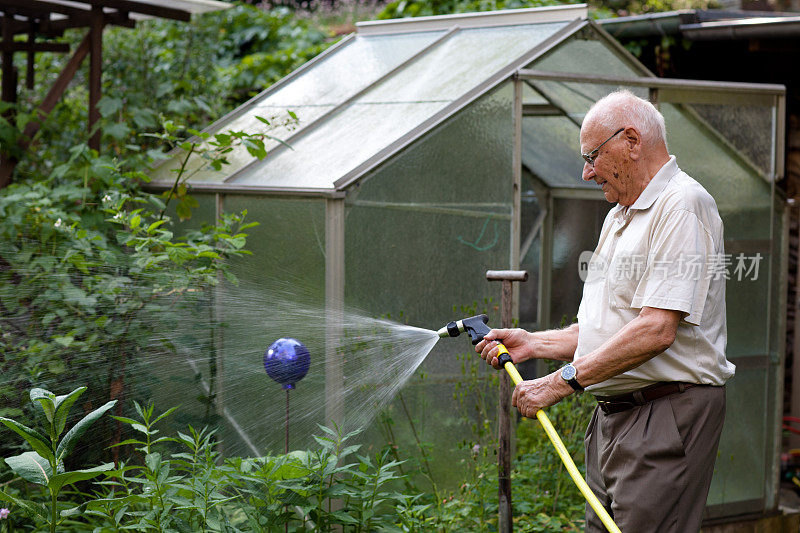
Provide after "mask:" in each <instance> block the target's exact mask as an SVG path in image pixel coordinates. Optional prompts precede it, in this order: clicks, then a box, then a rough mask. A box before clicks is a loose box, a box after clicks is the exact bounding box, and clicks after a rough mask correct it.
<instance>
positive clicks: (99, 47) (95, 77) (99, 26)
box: [89, 7, 104, 152]
mask: <svg viewBox="0 0 800 533" xmlns="http://www.w3.org/2000/svg"><path fill="white" fill-rule="evenodd" d="M91 22H92V25H91V26H90V27H89V39H90V47H91V55H90V57H89V132H90V134H91V136H90V137H89V148H91V149H93V150H97V151H98V152H99V151H100V129H99V128H98V129H97V131H94V130H95V128H97V127H98V124H99V122H100V109H99V108H98V107H97V104H98V103H99V102H100V98H101V96H102V91H103V87H102V83H101V82H102V75H103V24H104V22H103V8H102V7H93V8H92V21H91ZM93 131H94V133H91V132H93Z"/></svg>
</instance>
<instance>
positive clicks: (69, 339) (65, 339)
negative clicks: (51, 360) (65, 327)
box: [53, 335, 75, 348]
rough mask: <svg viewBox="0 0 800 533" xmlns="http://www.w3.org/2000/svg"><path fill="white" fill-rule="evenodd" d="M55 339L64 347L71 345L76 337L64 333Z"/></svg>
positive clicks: (54, 338)
mask: <svg viewBox="0 0 800 533" xmlns="http://www.w3.org/2000/svg"><path fill="white" fill-rule="evenodd" d="M53 340H54V341H55V342H57V343H58V344H60V345H61V346H63V347H64V348H69V347H70V345H71V344H72V343H73V342H74V341H75V337H73V336H72V335H62V336H59V337H53Z"/></svg>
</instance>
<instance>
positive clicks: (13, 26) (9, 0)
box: [0, 0, 230, 188]
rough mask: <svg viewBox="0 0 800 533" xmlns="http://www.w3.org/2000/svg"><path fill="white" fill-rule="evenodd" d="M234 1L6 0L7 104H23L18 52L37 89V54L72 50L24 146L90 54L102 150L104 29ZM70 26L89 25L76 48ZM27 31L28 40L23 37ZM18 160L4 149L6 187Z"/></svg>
mask: <svg viewBox="0 0 800 533" xmlns="http://www.w3.org/2000/svg"><path fill="white" fill-rule="evenodd" d="M228 7H230V4H228V3H225V2H219V1H215V0H149V1H148V0H0V30H2V31H1V35H2V39H0V68H1V71H0V79H2V82H1V84H2V95H1V96H0V98H1V99H2V101H3V102H9V103H16V102H17V87H18V86H19V75H18V69H17V68H16V66H15V65H14V54H15V52H24V53H26V55H27V64H26V69H25V83H26V85H27V87H28V88H33V80H34V55H35V54H36V53H41V52H53V53H70V52H72V56H71V57H70V59H69V61H68V62H67V64H66V65H65V66H64V69H63V70H62V71H61V74H60V75H59V76H58V78H57V79H56V81H55V82H54V83H53V85H52V87H50V90H49V91H48V93H47V95H46V96H45V98H44V100H43V101H42V102H41V104H40V105H39V107H38V120H37V121H34V122H31V123H29V124H28V125H27V126H26V128H25V131H24V136H23V140H22V141H21V147H22V148H23V149H24V148H27V146H28V144H29V142H30V139H31V138H33V136H34V135H35V134H36V132H37V131H38V130H39V128H40V126H41V121H42V120H43V119H44V118H45V117H47V115H48V114H49V113H50V112H51V111H52V110H53V108H54V107H55V105H56V103H57V102H58V101H59V100H60V98H61V96H62V95H63V94H64V91H65V90H66V88H67V85H68V84H69V82H70V81H71V80H72V78H73V77H74V76H75V73H76V72H77V70H78V68H79V67H80V66H81V64H82V63H83V60H84V59H85V58H86V56H87V55H88V56H89V119H88V121H89V124H88V130H87V131H89V132H91V136H90V138H89V146H90V147H91V148H94V149H95V150H99V149H100V131H99V129H96V125H97V122H98V120H99V119H100V112H99V110H98V108H97V103H98V102H99V101H100V97H101V87H102V86H101V83H100V80H101V75H102V51H103V28H104V27H105V26H106V25H108V24H111V25H116V26H125V27H128V28H133V27H134V26H135V25H136V22H137V21H139V20H144V19H148V18H165V19H172V20H180V21H189V20H190V19H191V16H192V15H193V14H195V13H205V12H208V11H216V10H220V9H226V8H228ZM69 28H87V32H86V36H85V37H84V38H83V40H82V41H81V42H80V44H79V45H78V46H77V47H76V48H75V49H74V50H70V47H69V45H68V44H67V43H64V42H59V41H58V39H59V38H60V37H62V36H63V35H64V31H65V30H67V29H69ZM19 35H24V36H25V39H24V40H20V39H18V38H17V36H19ZM15 165H16V161H15V160H14V159H12V158H10V157H8V154H7V152H6V151H5V150H2V147H0V188H2V187H5V186H6V185H7V184H8V183H9V181H10V180H11V174H12V172H13V170H14V166H15Z"/></svg>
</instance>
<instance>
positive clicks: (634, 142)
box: [622, 126, 642, 160]
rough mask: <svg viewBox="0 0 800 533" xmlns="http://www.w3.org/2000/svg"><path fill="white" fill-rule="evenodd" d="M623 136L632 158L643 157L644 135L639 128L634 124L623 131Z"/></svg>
mask: <svg viewBox="0 0 800 533" xmlns="http://www.w3.org/2000/svg"><path fill="white" fill-rule="evenodd" d="M622 138H623V139H624V140H625V145H626V146H627V147H628V153H629V154H630V157H631V159H633V160H637V159H639V158H640V157H642V135H641V134H640V133H639V130H637V129H636V128H634V127H633V126H628V127H627V128H625V131H623V132H622Z"/></svg>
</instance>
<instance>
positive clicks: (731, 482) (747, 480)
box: [708, 367, 772, 506]
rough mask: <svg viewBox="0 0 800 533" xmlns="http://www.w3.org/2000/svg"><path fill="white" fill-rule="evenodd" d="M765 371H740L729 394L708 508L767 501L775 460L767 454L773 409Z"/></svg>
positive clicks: (732, 383) (738, 370) (739, 369)
mask: <svg viewBox="0 0 800 533" xmlns="http://www.w3.org/2000/svg"><path fill="white" fill-rule="evenodd" d="M768 390H769V388H768V383H767V380H766V378H765V373H764V369H748V368H743V367H739V368H737V369H736V376H735V377H734V378H733V380H732V381H731V386H729V387H728V390H727V405H726V411H727V413H728V416H727V422H726V424H725V426H724V427H723V430H722V437H721V439H720V446H719V451H718V452H717V461H716V464H715V467H714V478H713V480H712V482H711V491H710V492H709V495H708V505H710V506H713V505H720V504H724V503H728V502H739V501H748V500H758V499H762V498H763V497H764V490H765V487H766V485H767V473H768V471H769V470H770V468H769V466H768V465H769V464H771V462H772V458H771V457H769V455H771V454H769V455H768V453H767V450H768V448H767V446H768V440H766V439H765V438H764V437H765V435H769V434H771V433H772V432H771V431H769V428H767V427H766V420H767V417H765V416H764V414H765V413H767V411H768V409H769V406H768V402H767V398H766V396H767V394H768Z"/></svg>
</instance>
